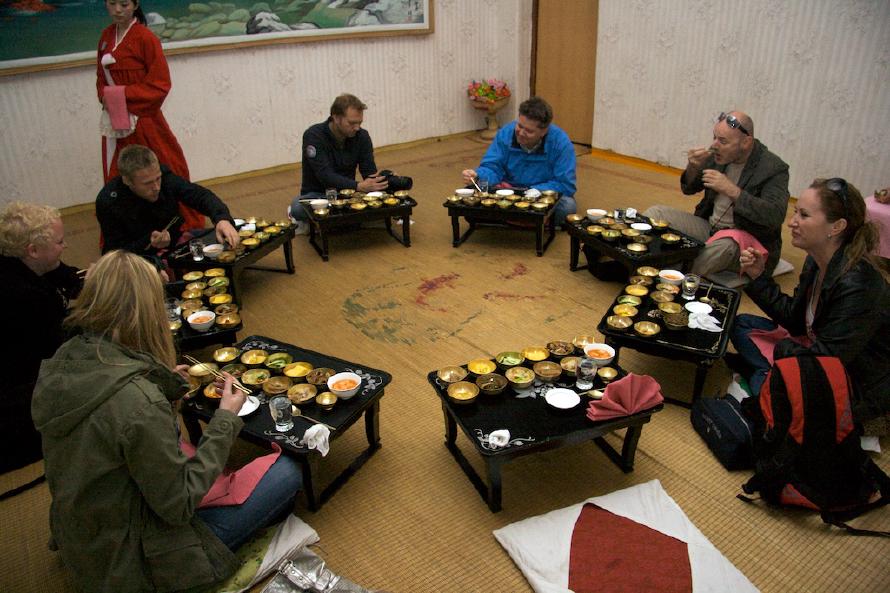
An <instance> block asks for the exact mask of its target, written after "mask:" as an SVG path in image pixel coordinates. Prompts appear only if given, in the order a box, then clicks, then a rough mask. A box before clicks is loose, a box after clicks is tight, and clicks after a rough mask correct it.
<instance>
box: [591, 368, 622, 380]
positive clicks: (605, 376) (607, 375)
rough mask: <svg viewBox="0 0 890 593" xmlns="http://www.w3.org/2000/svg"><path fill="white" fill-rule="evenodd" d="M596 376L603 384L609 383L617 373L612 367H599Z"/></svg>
mask: <svg viewBox="0 0 890 593" xmlns="http://www.w3.org/2000/svg"><path fill="white" fill-rule="evenodd" d="M596 374H597V376H598V377H599V378H600V379H602V381H603V383H611V382H612V381H613V380H614V379H615V377H617V376H618V371H616V370H615V369H614V368H613V367H600V368H598V369H597V371H596Z"/></svg>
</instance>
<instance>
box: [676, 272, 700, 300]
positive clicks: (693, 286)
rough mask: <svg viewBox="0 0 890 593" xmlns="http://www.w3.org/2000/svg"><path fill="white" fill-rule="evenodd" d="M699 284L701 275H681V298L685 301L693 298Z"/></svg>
mask: <svg viewBox="0 0 890 593" xmlns="http://www.w3.org/2000/svg"><path fill="white" fill-rule="evenodd" d="M700 284H701V277H700V276H699V275H698V274H686V275H685V276H683V282H681V283H680V286H681V288H682V290H683V298H684V299H686V300H687V301H691V300H693V299H694V298H695V293H696V292H698V287H699V285H700Z"/></svg>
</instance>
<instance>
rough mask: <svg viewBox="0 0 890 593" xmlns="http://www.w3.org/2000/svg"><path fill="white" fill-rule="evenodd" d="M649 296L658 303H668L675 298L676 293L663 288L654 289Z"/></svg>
mask: <svg viewBox="0 0 890 593" xmlns="http://www.w3.org/2000/svg"><path fill="white" fill-rule="evenodd" d="M649 297H650V298H651V299H652V300H653V301H655V302H656V303H667V302H670V301H672V300H674V295H672V294H671V293H669V292H665V291H663V290H656V291H653V292H652V294H650V295H649Z"/></svg>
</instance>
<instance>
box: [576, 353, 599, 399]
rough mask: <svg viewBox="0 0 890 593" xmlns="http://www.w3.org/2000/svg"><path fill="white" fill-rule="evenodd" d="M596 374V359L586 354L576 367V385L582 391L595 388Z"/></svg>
mask: <svg viewBox="0 0 890 593" xmlns="http://www.w3.org/2000/svg"><path fill="white" fill-rule="evenodd" d="M595 376H596V361H595V360H593V359H592V358H591V357H589V356H587V355H584V356H582V357H581V360H579V361H578V366H577V367H575V387H576V388H578V389H579V390H581V391H590V390H591V389H593V378H594V377H595Z"/></svg>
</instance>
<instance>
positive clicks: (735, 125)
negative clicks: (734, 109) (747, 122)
mask: <svg viewBox="0 0 890 593" xmlns="http://www.w3.org/2000/svg"><path fill="white" fill-rule="evenodd" d="M724 119H725V120H726V125H728V126H729V127H730V128H732V129H733V130H739V131H740V132H742V133H743V134H744V135H745V136H750V135H751V132H749V131H748V130H746V129H745V126H743V125H742V122H740V121H739V118H737V117H736V116H734V115H731V114H729V113H725V112H724V113H721V114H720V115H718V116H717V121H718V122H720V121H723V120H724Z"/></svg>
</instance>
